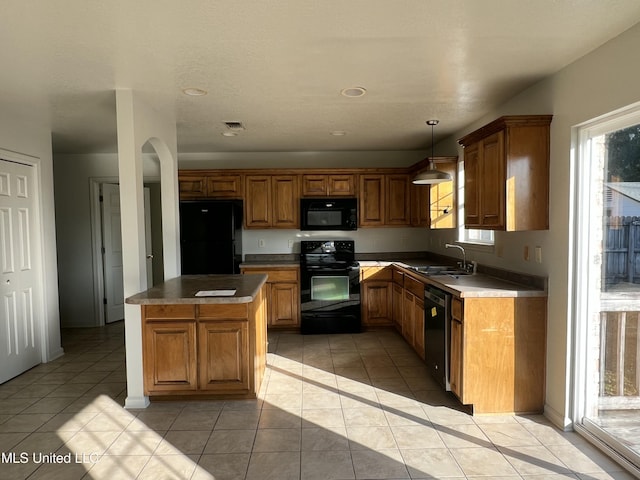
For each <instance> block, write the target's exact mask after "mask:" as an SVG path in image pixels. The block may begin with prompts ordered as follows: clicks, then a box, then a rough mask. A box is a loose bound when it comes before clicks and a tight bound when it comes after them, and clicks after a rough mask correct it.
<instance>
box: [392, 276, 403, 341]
mask: <svg viewBox="0 0 640 480" xmlns="http://www.w3.org/2000/svg"><path fill="white" fill-rule="evenodd" d="M403 293H404V289H403V288H402V286H401V285H396V284H394V285H393V295H392V297H393V298H392V301H393V323H394V325H395V326H396V329H397V330H398V332H400V333H402V296H403Z"/></svg>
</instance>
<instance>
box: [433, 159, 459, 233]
mask: <svg viewBox="0 0 640 480" xmlns="http://www.w3.org/2000/svg"><path fill="white" fill-rule="evenodd" d="M436 167H437V169H438V170H440V171H443V172H447V173H448V174H449V175H451V178H454V179H455V178H456V175H457V169H458V162H457V161H449V162H436ZM455 185H456V182H455V181H454V180H451V181H450V182H442V183H435V184H433V185H431V186H430V187H429V188H428V190H429V228H432V229H438V228H456V227H457V224H456V218H457V217H456V210H457V203H456V189H455Z"/></svg>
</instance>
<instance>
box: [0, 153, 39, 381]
mask: <svg viewBox="0 0 640 480" xmlns="http://www.w3.org/2000/svg"><path fill="white" fill-rule="evenodd" d="M34 194H35V190H34V174H33V167H31V166H28V165H22V164H19V163H15V162H10V161H5V160H0V269H1V272H0V295H1V305H0V383H3V382H5V381H7V380H9V379H10V378H13V377H15V376H16V375H19V374H21V373H22V372H24V371H26V370H28V369H30V368H32V367H34V366H35V365H37V364H39V363H40V362H41V360H42V353H41V347H40V333H41V332H40V321H39V320H38V319H37V318H36V316H35V311H37V309H36V308H34V305H36V303H37V297H38V296H39V294H40V292H39V291H38V287H37V285H38V280H39V279H38V272H37V268H36V265H34V263H35V262H36V250H35V247H36V245H34V241H35V240H34V239H35V238H36V235H35V228H36V227H35V212H36V198H35V195H34Z"/></svg>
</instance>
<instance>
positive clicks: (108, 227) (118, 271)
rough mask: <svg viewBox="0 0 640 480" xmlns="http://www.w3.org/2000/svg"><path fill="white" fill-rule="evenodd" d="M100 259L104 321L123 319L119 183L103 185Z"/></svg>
mask: <svg viewBox="0 0 640 480" xmlns="http://www.w3.org/2000/svg"><path fill="white" fill-rule="evenodd" d="M102 261H103V271H104V321H105V323H111V322H116V321H118V320H122V319H123V318H124V283H123V277H122V229H121V227H120V186H119V185H114V184H110V183H103V184H102Z"/></svg>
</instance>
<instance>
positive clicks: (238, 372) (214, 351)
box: [198, 321, 250, 392]
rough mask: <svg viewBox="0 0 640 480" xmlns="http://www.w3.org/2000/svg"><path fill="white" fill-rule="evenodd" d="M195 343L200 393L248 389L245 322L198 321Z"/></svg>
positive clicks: (247, 343)
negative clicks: (196, 345)
mask: <svg viewBox="0 0 640 480" xmlns="http://www.w3.org/2000/svg"><path fill="white" fill-rule="evenodd" d="M198 341H199V344H198V352H199V357H200V358H199V359H198V360H199V364H200V379H199V380H200V388H201V389H203V390H210V391H217V392H226V391H230V390H233V391H238V390H248V389H249V373H250V372H249V364H248V362H247V359H248V358H249V324H248V322H246V321H227V322H224V321H223V322H216V321H202V322H200V323H199V324H198Z"/></svg>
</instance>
